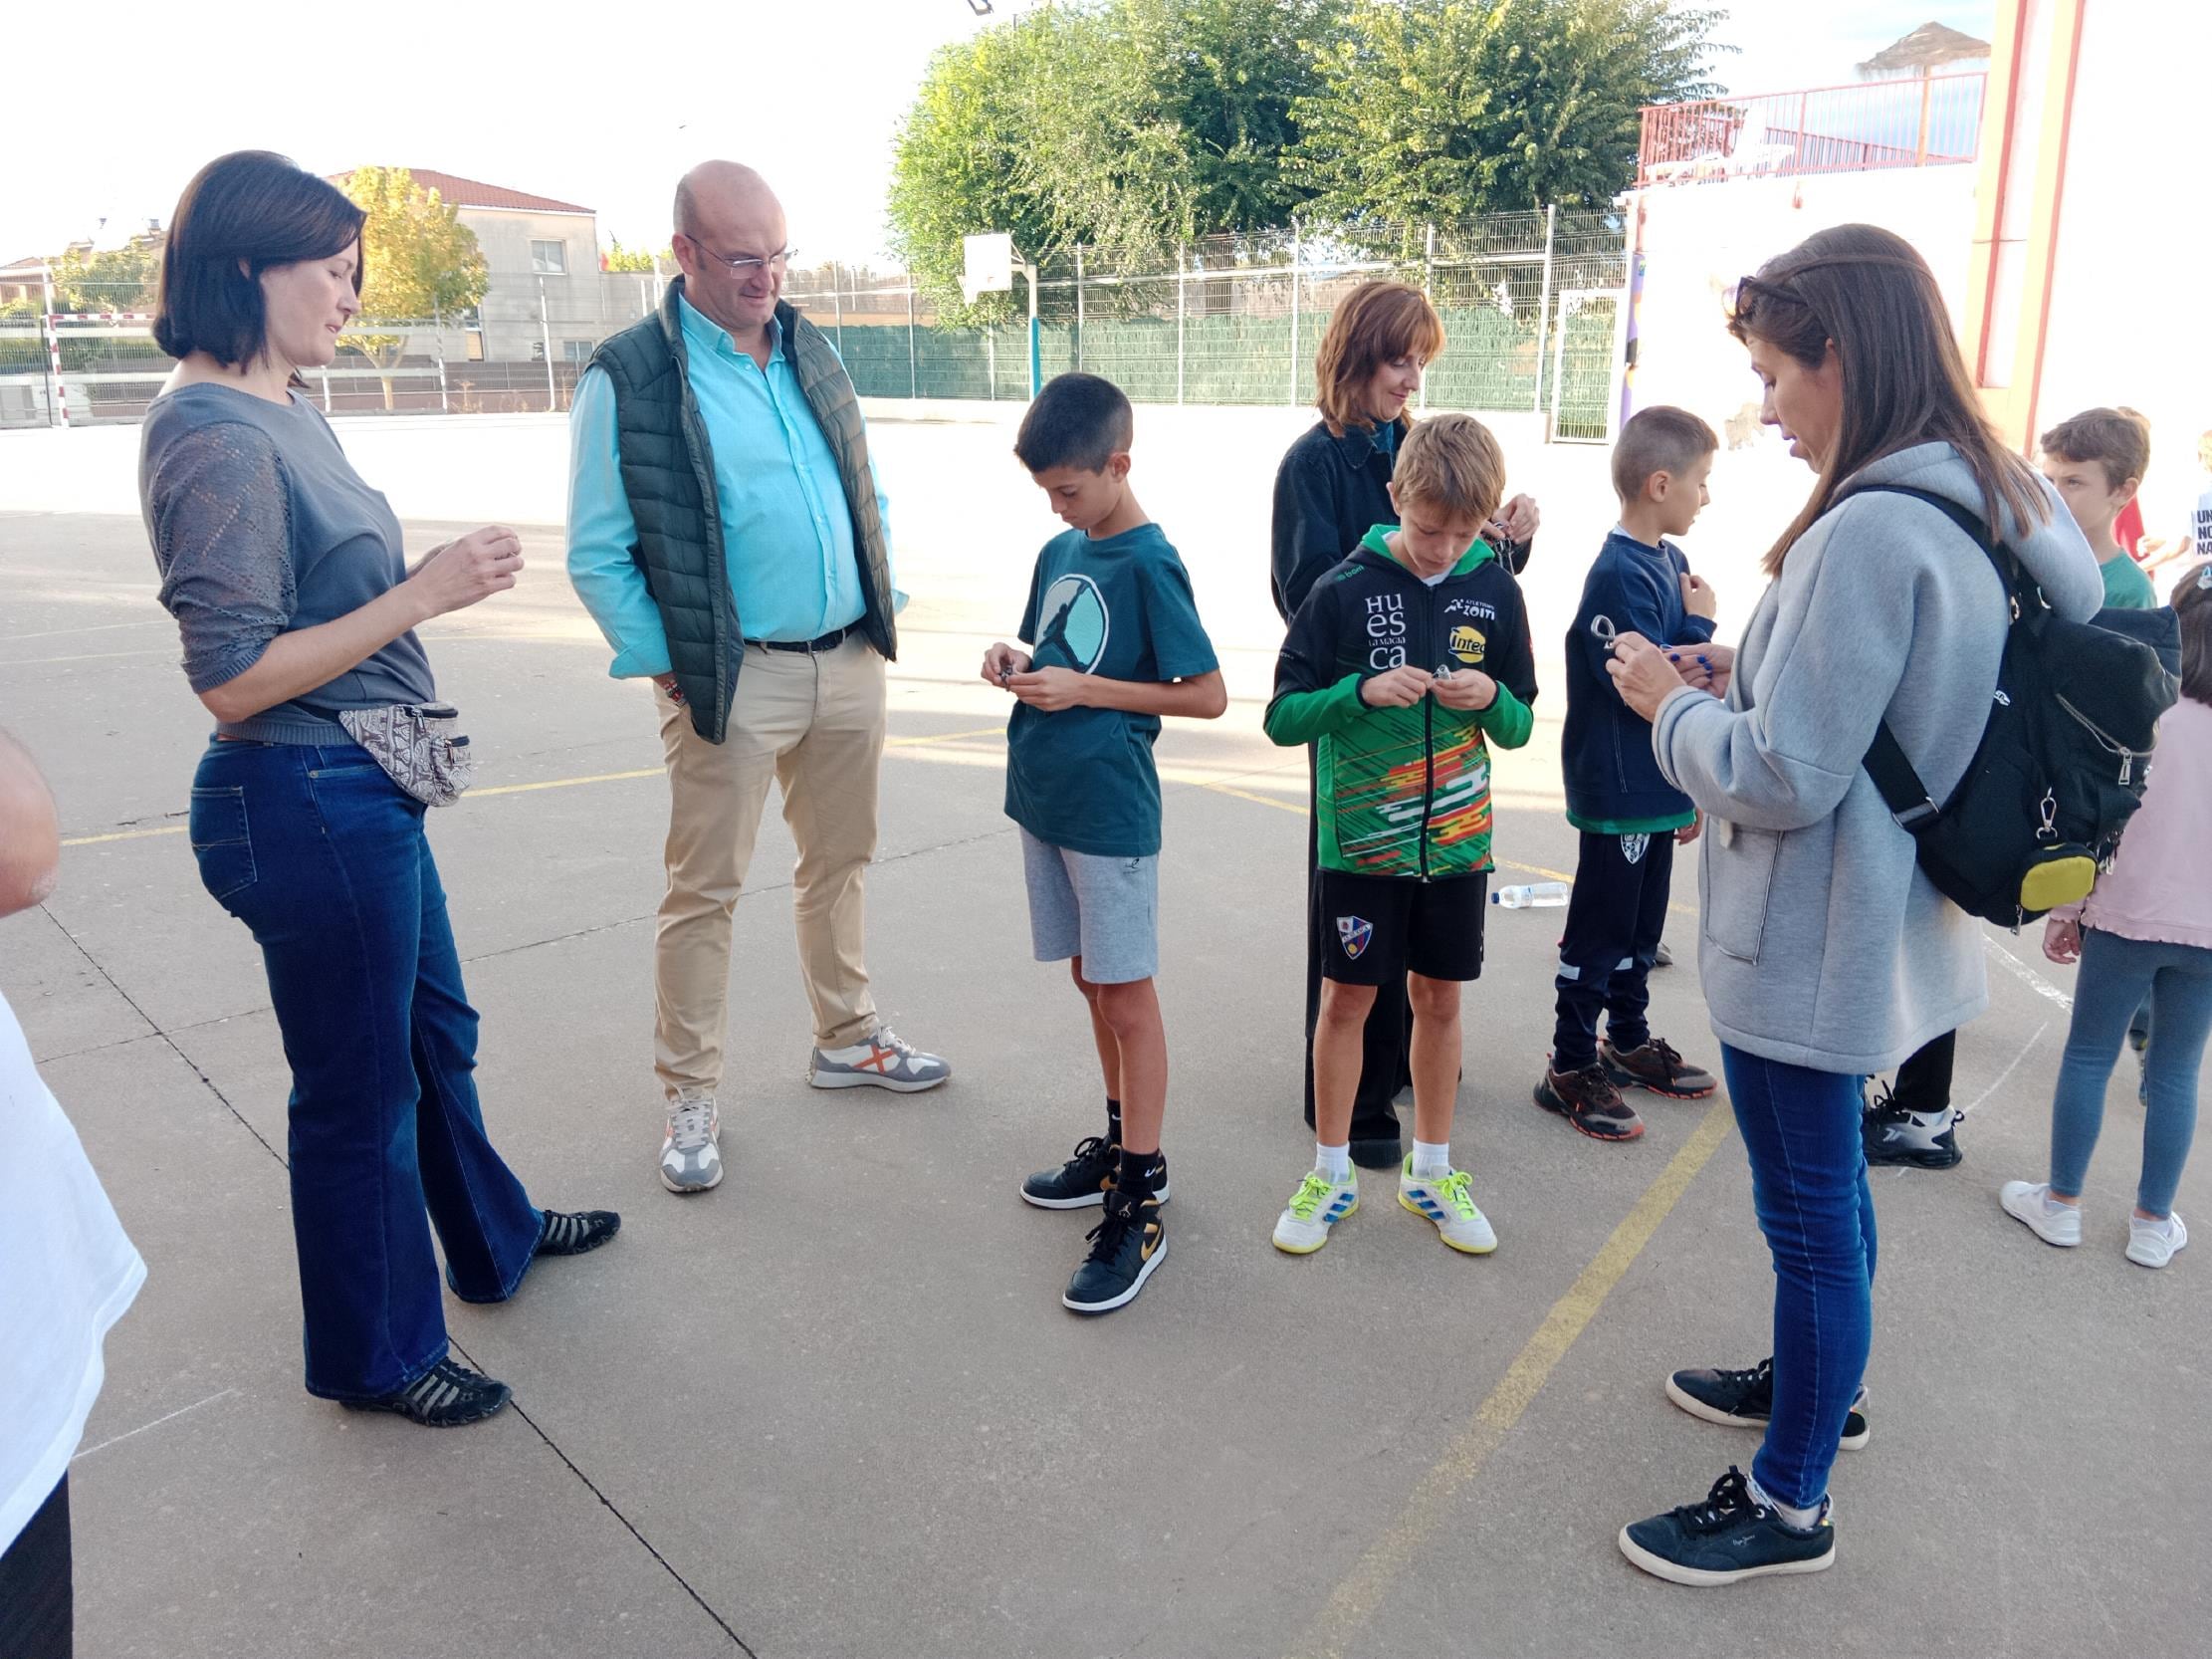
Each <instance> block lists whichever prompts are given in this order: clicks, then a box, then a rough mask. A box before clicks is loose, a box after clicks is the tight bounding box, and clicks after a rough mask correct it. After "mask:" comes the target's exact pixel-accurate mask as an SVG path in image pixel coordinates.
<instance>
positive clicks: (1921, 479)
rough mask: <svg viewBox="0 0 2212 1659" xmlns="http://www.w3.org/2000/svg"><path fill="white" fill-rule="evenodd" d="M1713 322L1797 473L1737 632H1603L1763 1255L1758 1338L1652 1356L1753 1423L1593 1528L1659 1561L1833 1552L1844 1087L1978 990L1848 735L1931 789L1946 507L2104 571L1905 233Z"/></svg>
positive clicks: (1681, 1571)
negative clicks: (1692, 888) (1654, 767)
mask: <svg viewBox="0 0 2212 1659" xmlns="http://www.w3.org/2000/svg"><path fill="white" fill-rule="evenodd" d="M1728 332H1729V333H1730V334H1732V335H1733V336H1735V338H1736V339H1737V340H1738V341H1740V342H1741V343H1742V344H1743V345H1744V347H1745V348H1746V349H1747V350H1748V351H1749V353H1750V356H1751V367H1752V370H1753V372H1754V373H1756V374H1757V375H1758V377H1759V383H1760V385H1761V386H1762V387H1764V389H1765V400H1764V406H1763V407H1762V409H1761V411H1760V417H1761V419H1763V420H1764V421H1765V422H1766V424H1768V425H1769V426H1777V427H1780V428H1781V430H1782V434H1783V436H1784V437H1785V438H1787V439H1788V440H1789V445H1790V453H1791V454H1793V455H1795V456H1797V457H1798V458H1799V459H1800V460H1802V461H1804V462H1806V463H1807V464H1808V465H1809V466H1811V467H1812V468H1813V469H1814V471H1815V472H1817V473H1818V474H1819V478H1818V481H1817V482H1816V483H1815V484H1814V486H1813V493H1812V495H1811V497H1810V498H1809V499H1808V500H1807V501H1806V503H1805V506H1804V508H1803V509H1802V510H1801V511H1800V512H1799V513H1798V515H1797V516H1796V518H1795V519H1793V520H1792V521H1791V523H1790V525H1789V527H1788V528H1787V529H1786V530H1784V531H1783V532H1782V534H1781V536H1780V538H1779V539H1777V540H1776V542H1775V544H1774V546H1773V548H1772V549H1770V550H1769V552H1768V553H1767V556H1766V563H1765V570H1766V573H1767V575H1768V576H1769V577H1771V578H1772V579H1773V581H1772V583H1771V584H1770V586H1769V587H1768V588H1767V591H1766V592H1765V593H1764V594H1762V595H1761V596H1760V599H1759V602H1758V605H1757V608H1756V609H1754V610H1753V612H1752V615H1751V619H1750V621H1749V623H1748V624H1747V626H1746V627H1745V629H1744V635H1743V640H1742V643H1741V644H1740V645H1738V646H1737V647H1736V648H1735V649H1734V650H1732V651H1731V650H1728V649H1726V648H1723V647H1713V646H1707V647H1703V648H1702V649H1701V652H1700V653H1699V655H1697V656H1694V657H1684V658H1683V660H1681V661H1679V662H1677V661H1675V660H1673V659H1672V656H1671V655H1670V654H1669V653H1667V652H1665V651H1662V650H1661V649H1660V648H1659V646H1658V645H1656V644H1654V643H1653V642H1651V641H1649V640H1646V639H1642V638H1639V637H1638V636H1636V635H1634V634H1623V635H1622V636H1621V637H1620V639H1619V640H1618V641H1616V643H1615V646H1614V654H1613V658H1612V660H1611V662H1610V663H1609V664H1608V669H1609V672H1611V673H1612V675H1613V677H1614V682H1615V684H1616V686H1617V687H1618V689H1619V691H1620V693H1621V696H1622V697H1623V699H1624V700H1625V701H1626V702H1627V703H1628V705H1629V706H1630V707H1631V708H1633V709H1635V710H1636V712H1637V713H1639V714H1641V715H1643V716H1644V717H1645V718H1646V719H1648V720H1650V721H1651V722H1652V723H1653V732H1652V748H1653V752H1654V754H1655V755H1656V757H1657V758H1658V760H1659V768H1660V770H1661V771H1662V772H1664V773H1665V775H1666V779H1667V781H1668V782H1669V783H1671V784H1673V785H1674V786H1675V787H1676V788H1677V789H1680V790H1681V791H1683V792H1684V793H1685V794H1687V795H1688V796H1689V798H1690V799H1691V800H1692V801H1694V802H1695V803H1696V804H1697V806H1698V808H1699V810H1700V811H1702V812H1703V813H1704V814H1705V816H1706V818H1707V820H1708V821H1709V827H1708V828H1707V830H1706V831H1705V834H1704V835H1703V837H1702V838H1701V848H1700V852H1701V863H1700V868H1699V875H1700V883H1699V885H1700V888H1701V897H1702V900H1703V902H1702V904H1701V905H1700V907H1699V908H1700V911H1701V931H1702V938H1701V940H1700V950H1699V960H1698V967H1699V972H1700V977H1701V978H1702V981H1703V985H1704V992H1705V1003H1706V1007H1707V1009H1708V1010H1709V1012H1710V1014H1711V1018H1712V1027H1713V1031H1714V1033H1715V1035H1717V1036H1718V1037H1719V1038H1720V1041H1721V1044H1722V1048H1721V1063H1722V1067H1723V1069H1724V1070H1725V1072H1726V1074H1727V1078H1728V1093H1729V1095H1730V1098H1731V1102H1732V1104H1733V1106H1734V1108H1735V1115H1736V1124H1737V1127H1738V1128H1739V1130H1740V1131H1741V1132H1742V1135H1743V1143H1744V1149H1745V1151H1746V1152H1747V1153H1748V1154H1749V1156H1750V1161H1751V1192H1752V1202H1753V1206H1754V1208H1755V1209H1756V1211H1757V1214H1758V1219H1759V1228H1760V1231H1761V1232H1762V1233H1763V1234H1765V1236H1766V1241H1767V1245H1768V1248H1769V1250H1770V1251H1771V1252H1772V1254H1773V1260H1774V1276H1775V1301H1774V1351H1773V1353H1772V1355H1771V1357H1769V1358H1768V1359H1765V1360H1762V1361H1760V1362H1759V1363H1758V1364H1757V1365H1753V1366H1750V1367H1747V1368H1745V1369H1741V1370H1729V1369H1696V1370H1684V1371H1676V1372H1675V1373H1674V1374H1673V1375H1672V1376H1671V1377H1669V1378H1668V1379H1667V1381H1666V1393H1667V1397H1668V1398H1669V1399H1671V1400H1672V1401H1673V1402H1674V1403H1675V1404H1676V1405H1678V1406H1680V1407H1681V1408H1682V1409H1683V1410H1684V1411H1686V1412H1688V1413H1689V1414H1690V1415H1692V1416H1694V1417H1698V1418H1701V1419H1703V1420H1705V1421H1707V1422H1712V1423H1720V1424H1725V1425H1729V1426H1733V1427H1741V1428H1755V1429H1760V1430H1762V1431H1764V1440H1763V1443H1762V1445H1761V1446H1760V1448H1759V1452H1758V1455H1757V1456H1756V1457H1755V1458H1754V1459H1753V1460H1752V1463H1751V1470H1750V1473H1749V1474H1748V1475H1745V1474H1743V1473H1740V1472H1739V1471H1738V1470H1736V1469H1734V1468H1731V1469H1729V1471H1728V1473H1727V1474H1726V1475H1724V1476H1722V1477H1721V1478H1720V1480H1718V1481H1717V1482H1715V1483H1714V1485H1713V1487H1712V1490H1711V1492H1710V1493H1709V1494H1708V1495H1707V1496H1706V1497H1705V1498H1704V1499H1703V1500H1702V1501H1701V1502H1698V1503H1695V1504H1686V1505H1683V1506H1682V1507H1680V1508H1678V1509H1675V1510H1672V1511H1669V1512H1668V1513H1666V1514H1664V1515H1659V1516H1654V1517H1653V1518H1652V1519H1650V1520H1648V1521H1641V1522H1638V1523H1636V1524H1635V1525H1634V1526H1631V1527H1628V1528H1625V1529H1623V1531H1622V1533H1621V1538H1620V1543H1621V1548H1622V1551H1623V1552H1624V1553H1625V1554H1627V1556H1628V1557H1629V1559H1630V1560H1632V1561H1634V1562H1635V1563H1636V1564H1637V1565H1638V1566H1640V1567H1642V1568H1643V1569H1644V1570H1645V1571H1647V1572H1651V1573H1655V1574H1657V1575H1658V1576H1659V1577H1661V1578H1667V1579H1671V1580H1673V1581H1674V1582H1676V1583H1683V1584H1724V1583H1732V1582H1734V1581H1735V1580H1737V1579H1739V1578H1748V1577H1756V1576H1758V1575H1761V1574H1764V1573H1775V1572H1817V1571H1819V1570H1821V1569H1822V1568H1824V1567H1826V1566H1829V1565H1830V1564H1832V1563H1833V1562H1834V1560H1835V1558H1836V1542H1835V1537H1836V1534H1835V1527H1834V1525H1833V1522H1832V1519H1831V1515H1830V1509H1829V1498H1828V1476H1829V1469H1830V1466H1831V1465H1832V1464H1833V1463H1834V1462H1835V1459H1836V1453H1837V1450H1838V1447H1839V1446H1844V1447H1851V1448H1856V1447H1858V1446H1861V1445H1864V1444H1865V1443H1866V1441H1867V1438H1868V1423H1867V1417H1866V1413H1865V1410H1864V1399H1863V1391H1862V1388H1861V1382H1862V1379H1863V1378H1864V1376H1865V1373H1866V1368H1867V1353H1868V1348H1869V1345H1870V1342H1871V1338H1872V1333H1873V1316H1874V1303H1873V1288H1874V1274H1875V1214H1874V1201H1873V1197H1872V1195H1871V1193H1870V1192H1869V1190H1868V1186H1867V1159H1866V1153H1865V1150H1864V1146H1863V1142H1862V1140H1861V1136H1860V1122H1859V1119H1860V1094H1861V1088H1862V1085H1863V1082H1864V1079H1865V1077H1866V1075H1867V1074H1868V1073H1869V1072H1872V1071H1879V1070H1881V1069H1883V1068H1885V1067H1891V1066H1894V1065H1896V1064H1897V1063H1898V1062H1899V1061H1901V1060H1903V1059H1904V1058H1905V1057H1906V1056H1907V1055H1909V1054H1911V1053H1912V1052H1913V1051H1914V1050H1916V1049H1918V1048H1919V1047H1920V1046H1921V1045H1922V1044H1924V1043H1926V1042H1927V1041H1928V1040H1929V1039H1930V1038H1933V1037H1938V1036H1940V1035H1942V1034H1943V1033H1945V1032H1950V1031H1956V1030H1957V1029H1958V1028H1959V1027H1960V1026H1962V1025H1964V1024H1965V1023H1966V1022H1967V1021H1968V1020H1971V1019H1972V1018H1973V1017H1974V1016H1975V1015H1977V1014H1979V1013H1980V1012H1981V1011H1982V1009H1983V1008H1984V1007H1985V1006H1986V1005H1987V1003H1988V1000H1989V999H1988V992H1987V987H1986V985H1985V982H1984V980H1983V973H1982V932H1981V926H1980V924H1979V923H1978V922H1976V921H1975V920H1974V918H1973V917H1971V916H1969V915H1968V914H1967V913H1966V912H1965V911H1963V910H1961V909H1959V908H1958V907H1957V906H1955V905H1953V904H1952V903H1951V902H1950V901H1949V900H1947V899H1945V898H1944V897H1943V896H1942V894H1940V893H1939V892H1937V891H1936V889H1935V886H1934V884H1933V883H1931V882H1930V881H1929V880H1928V878H1927V877H1926V876H1925V875H1924V874H1922V873H1921V871H1920V869H1919V865H1918V862H1917V858H1916V854H1915V848H1914V843H1913V839H1912V836H1911V835H1910V834H1909V833H1907V832H1906V831H1905V830H1902V829H1900V828H1899V827H1898V825H1897V823H1896V821H1895V820H1894V819H1892V818H1891V817H1890V814H1889V810H1888V808H1887V807H1885V806H1884V805H1883V804H1882V800H1881V795H1880V791H1879V790H1877V789H1876V787H1875V783H1874V779H1873V778H1872V777H1870V776H1869V775H1868V773H1867V772H1866V770H1865V767H1864V765H1863V764H1862V763H1863V762H1864V761H1865V759H1866V756H1867V750H1868V747H1869V745H1870V744H1872V742H1873V741H1874V736H1875V732H1876V729H1877V727H1878V726H1879V725H1880V724H1881V723H1883V722H1886V723H1887V725H1888V727H1889V729H1890V731H1891V732H1893V733H1894V734H1895V736H1896V739H1897V742H1898V743H1899V744H1900V745H1901V746H1902V748H1903V750H1904V752H1905V755H1906V758H1907V759H1909V760H1910V761H1911V763H1912V765H1913V768H1914V769H1915V770H1916V771H1917V772H1918V773H1919V775H1920V777H1921V778H1922V779H1924V780H1926V783H1927V786H1928V790H1929V792H1930V794H1931V795H1932V796H1933V798H1934V799H1935V800H1938V801H1947V800H1948V799H1950V797H1951V794H1952V792H1953V791H1954V790H1955V789H1956V788H1957V787H1958V783H1959V780H1960V779H1961V778H1962V777H1963V776H1964V774H1965V772H1966V768H1967V764H1968V762H1969V761H1970V760H1971V759H1972V757H1973V754H1974V751H1975V749H1976V748H1977V747H1978V746H1979V744H1980V742H1981V737H1982V730H1983V727H1984V725H1985V724H1986V723H1987V719H1988V710H1989V708H1990V705H1991V699H1992V697H1993V696H1994V694H1995V691H1996V687H1997V674H1998V666H1999V663H2000V661H2001V659H2002V656H2003V653H2004V647H2005V638H2006V633H2007V628H2008V625H2009V617H2008V599H2007V595H2006V592H2005V590H2004V586H2003V584H2002V583H2001V582H2000V581H1999V580H1998V577H1997V573H1996V571H1995V569H1994V568H1993V567H1992V566H1991V563H1990V561H1989V559H1988V557H1987V556H1986V555H1985V554H1984V553H1983V551H1982V549H1981V547H1980V545H1978V543H1977V542H1976V540H1975V538H1974V536H1973V535H1971V534H1970V533H1969V532H1968V530H1967V529H1966V528H1964V526H1962V525H1961V524H1959V523H1957V522H1955V521H1954V520H1953V518H1952V516H1951V515H1952V513H1953V512H1962V513H1964V514H1967V515H1971V516H1972V518H1973V519H1976V520H1979V521H1981V522H1982V523H1984V524H1987V525H1988V526H1990V527H1991V528H1992V529H1993V530H1995V531H1996V532H1997V533H1998V534H1999V535H2000V536H2001V538H2002V540H2003V543H2004V545H2005V547H2006V548H2007V550H2009V551H2010V553H2011V554H2012V556H2013V557H2014V558H2015V559H2016V560H2018V562H2019V563H2020V564H2021V566H2022V567H2024V569H2025V570H2026V572H2027V575H2028V577H2029V578H2030V580H2032V581H2034V582H2036V583H2038V584H2040V585H2041V586H2042V589H2043V592H2044V594H2045V596H2046V598H2047V599H2048V600H2049V602H2050V603H2051V604H2052V605H2053V606H2054V607H2056V608H2057V609H2058V610H2059V611H2060V612H2062V613H2063V614H2065V615H2068V616H2072V617H2077V618H2081V619H2084V620H2086V619H2087V618H2089V617H2090V616H2091V615H2093V614H2095V612H2096V611H2097V609H2098V607H2099V606H2100V605H2101V604H2102V603H2103V592H2104V589H2103V583H2102V580H2101V578H2100V577H2099V575H2098V570H2097V560H2096V557H2095V556H2094V555H2093V554H2091V552H2090V550H2089V544H2088V543H2087V542H2086V541H2084V540H2083V538H2082V533H2081V532H2080V531H2079V530H2077V529H2076V528H2075V525H2074V521H2073V519H2072V518H2071V517H2070V516H2069V515H2068V513H2067V511H2066V509H2065V507H2064V506H2063V505H2062V504H2061V503H2060V501H2059V499H2058V496H2057V492H2056V491H2054V490H2053V489H2052V487H2051V486H2050V485H2049V484H2047V483H2045V482H2044V480H2043V478H2042V477H2041V476H2040V475H2039V474H2037V473H2036V472H2034V471H2033V470H2031V469H2030V468H2029V466H2028V465H2027V463H2026V462H2025V461H2023V460H2022V459H2021V458H2020V457H2019V456H2017V455H2015V454H2013V453H2012V452H2011V451H2010V450H2008V449H2007V448H2006V447H2005V444H2004V441H2003V440H2002V439H2001V438H2000V437H1999V436H1998V435H1997V433H1996V432H1995V431H1994V430H1992V428H1991V427H1990V424H1989V422H1988V421H1987V420H1986V419H1985V418H1984V417H1983V415H1982V412H1981V407H1980V403H1979V401H1978V399H1977V397H1976V395H1975V392H1974V386H1973V382H1972V381H1971V380H1970V379H1969V378H1968V376H1967V373H1966V365H1965V362H1964V360H1963V359H1962V358H1961V357H1960V355H1959V350H1958V342H1957V338H1956V336H1955V335H1954V334H1953V333H1952V329H1951V322H1950V318H1949V317H1948V316H1947V315H1946V314H1945V311H1944V308H1943V300H1942V296H1941V294H1940V293H1939V292H1938V291H1937V289H1936V286H1935V279H1934V277H1933V276H1932V275H1930V274H1929V271H1928V268H1927V264H1926V262H1925V261H1923V260H1922V259H1921V258H1920V256H1919V254H1918V253H1916V252H1915V251H1914V250H1913V249H1912V247H1911V245H1910V244H1909V243H1907V242H1905V241H1904V240H1903V239H1902V238H1901V237H1898V236H1895V235H1892V234H1891V233H1890V232H1888V231H1886V230H1881V229H1879V228H1877V227H1875V226H1873V225H1841V226H1838V227H1836V228H1835V229H1832V230H1824V231H1821V232H1819V233H1818V234H1816V235H1814V236H1811V237H1808V238H1807V239H1806V240H1805V241H1804V242H1802V243H1800V244H1799V245H1798V246H1797V247H1795V248H1792V249H1791V250H1790V251H1789V252H1788V253H1785V254H1782V255H1780V256H1778V257H1777V258H1775V259H1773V260H1770V261H1769V262H1768V263H1767V264H1765V265H1764V266H1762V267H1761V268H1760V270H1759V273H1758V275H1756V276H1753V277H1746V278H1744V279H1743V281H1742V282H1741V283H1739V284H1738V285H1737V287H1736V292H1735V300H1734V306H1733V311H1732V315H1731V317H1730V319H1729V323H1728ZM1904 491H1909V492H1916V493H1914V494H1904V493H1899V492H1904ZM1931 498H1932V499H1931ZM1679 654H1680V653H1674V655H1679Z"/></svg>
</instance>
